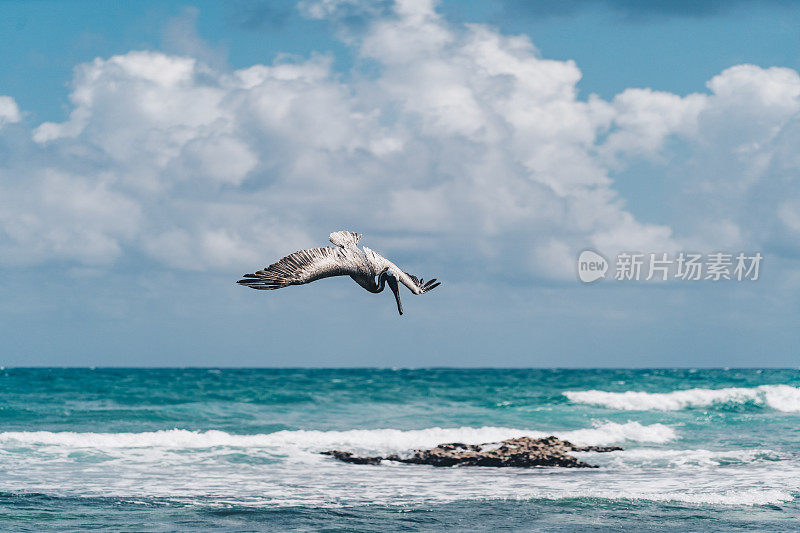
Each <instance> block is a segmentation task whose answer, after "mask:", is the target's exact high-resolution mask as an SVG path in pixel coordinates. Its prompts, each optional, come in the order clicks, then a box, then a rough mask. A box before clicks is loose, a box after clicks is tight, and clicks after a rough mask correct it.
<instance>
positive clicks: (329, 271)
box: [236, 247, 360, 290]
mask: <svg viewBox="0 0 800 533" xmlns="http://www.w3.org/2000/svg"><path fill="white" fill-rule="evenodd" d="M359 273H360V272H359V271H358V267H357V265H354V264H353V263H352V262H350V261H348V260H347V258H346V256H345V253H344V251H343V250H342V249H341V248H339V247H336V248H331V247H327V248H311V249H310V250H300V251H298V252H295V253H293V254H290V255H287V256H286V257H284V258H283V259H281V260H280V261H278V262H277V263H273V264H271V265H270V266H268V267H266V268H264V269H263V270H259V271H258V272H255V273H253V274H245V275H244V276H243V277H244V278H245V279H240V280H239V281H237V282H236V283H238V284H240V285H244V286H245V287H250V288H251V289H261V290H270V289H280V288H281V287H287V286H289V285H302V284H304V283H311V282H312V281H316V280H318V279H322V278H329V277H331V276H349V275H357V274H359Z"/></svg>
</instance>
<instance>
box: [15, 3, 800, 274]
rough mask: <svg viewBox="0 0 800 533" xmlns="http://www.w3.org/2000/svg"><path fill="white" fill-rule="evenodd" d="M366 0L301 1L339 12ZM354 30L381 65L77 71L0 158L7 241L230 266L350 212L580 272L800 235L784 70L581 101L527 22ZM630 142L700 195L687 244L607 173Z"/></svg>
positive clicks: (35, 248)
mask: <svg viewBox="0 0 800 533" xmlns="http://www.w3.org/2000/svg"><path fill="white" fill-rule="evenodd" d="M354 4H355V3H354V2H331V1H327V2H322V3H314V2H306V3H305V9H306V11H307V12H308V13H310V14H311V15H313V16H315V17H327V16H331V17H333V16H334V13H335V12H336V10H337V9H340V8H341V6H342V5H344V6H345V7H346V8H353V5H354ZM350 37H352V41H351V44H352V46H354V47H355V49H356V52H357V53H358V54H359V55H360V56H361V57H362V58H363V59H365V60H368V61H370V62H374V63H376V64H377V65H378V67H379V68H378V69H377V71H378V74H377V75H375V76H372V77H371V76H360V75H358V74H354V75H353V76H352V77H350V78H347V77H343V76H341V75H340V74H338V73H336V72H335V71H334V70H333V67H332V60H331V58H330V57H328V56H324V55H312V56H311V57H310V58H307V59H304V60H298V59H286V58H282V59H281V60H279V61H277V62H276V63H275V64H273V65H255V66H252V67H250V68H247V69H242V70H238V71H233V72H231V71H228V70H225V69H221V68H212V67H210V66H208V64H207V63H204V62H202V61H200V60H198V59H197V58H192V57H179V56H172V55H167V54H163V53H158V52H129V53H127V54H123V55H119V56H114V57H111V58H107V59H102V58H98V59H96V60H94V61H93V62H91V63H88V64H85V65H82V66H80V67H79V68H78V69H77V71H76V75H75V79H74V80H73V86H74V90H73V92H72V95H71V102H72V105H73V110H72V112H71V114H70V117H69V119H68V120H66V121H65V122H63V123H45V124H42V125H40V126H39V127H38V128H36V129H35V130H34V131H33V132H32V139H33V141H34V142H30V143H29V146H27V148H26V150H27V151H26V152H25V153H24V154H21V155H17V156H16V157H17V158H16V160H14V161H11V162H7V163H6V164H5V166H3V165H4V163H0V194H1V195H2V196H0V224H2V226H0V227H1V228H2V229H0V251H3V252H4V255H5V256H8V252H11V251H13V252H14V254H15V256H16V257H18V258H19V262H44V261H52V260H58V259H61V260H69V261H75V262H79V263H88V264H94V263H102V262H109V261H113V260H115V259H116V258H118V257H119V256H120V255H122V254H124V253H126V252H128V251H130V252H131V253H143V254H145V255H147V256H149V257H151V258H152V259H153V260H155V261H158V262H160V263H162V264H164V265H167V266H168V267H170V268H177V269H190V270H204V269H221V270H230V269H233V270H235V271H236V273H237V274H238V273H239V272H238V269H242V268H244V269H247V268H253V267H258V266H263V265H261V263H262V262H269V261H271V260H274V259H277V258H278V256H279V255H280V254H281V253H284V252H289V251H291V250H292V249H294V248H299V247H304V246H313V245H320V244H322V243H323V242H324V240H325V236H326V235H327V233H328V232H330V231H332V230H335V229H341V228H348V229H352V230H355V231H360V232H363V233H365V234H367V237H368V238H369V235H370V233H372V234H377V235H376V237H381V236H382V237H383V238H384V242H385V243H388V245H389V246H390V247H391V248H390V249H385V250H384V251H385V252H387V253H388V254H392V253H394V254H402V252H407V251H412V250H414V251H419V252H423V253H428V254H429V259H427V260H428V261H430V262H435V261H443V260H444V257H445V255H439V254H447V255H446V257H447V260H448V261H452V262H455V263H458V262H460V263H462V264H464V265H469V267H465V268H464V269H463V272H464V273H465V275H467V276H479V275H480V276H485V275H487V273H488V274H493V273H494V274H501V273H503V272H508V271H509V270H514V271H519V270H522V272H518V274H519V275H517V276H515V277H517V278H519V277H520V275H521V276H525V275H531V276H542V277H563V278H571V277H572V276H573V271H572V266H573V265H572V263H573V261H574V257H576V256H577V253H578V251H579V250H581V249H583V248H586V247H594V248H597V249H599V250H600V251H603V252H604V253H606V254H613V253H615V252H616V251H619V250H640V251H645V252H646V251H669V250H674V249H676V248H677V247H678V246H679V244H680V243H691V244H692V245H695V244H697V245H708V246H713V247H714V248H719V247H721V246H726V245H728V244H731V243H736V244H746V243H753V244H756V243H762V242H765V239H768V238H773V237H774V236H775V235H778V234H779V233H780V232H779V231H778V230H776V228H779V229H780V231H787V232H796V231H797V229H796V228H797V227H798V225H797V220H800V214H798V212H797V205H800V193H797V192H796V184H795V183H794V181H796V179H795V178H796V175H797V168H798V165H799V164H800V161H798V156H797V155H796V154H797V152H796V150H794V149H792V148H791V147H792V146H796V144H794V145H792V143H793V142H794V141H797V140H798V137H800V135H798V131H799V130H798V129H797V120H796V115H797V112H798V111H797V110H798V94H799V93H800V83H799V82H798V75H797V73H796V72H794V71H792V70H790V69H760V68H758V67H753V66H748V65H743V66H738V67H734V68H731V69H728V70H726V71H725V72H723V73H721V74H720V75H719V76H716V77H714V78H713V79H712V80H711V81H710V82H709V89H710V91H711V92H710V94H693V95H689V96H686V97H680V96H678V95H674V94H670V93H664V92H658V91H652V90H644V89H629V90H627V91H624V92H623V93H621V94H620V95H618V96H617V97H616V98H614V99H613V100H612V101H610V102H607V101H604V100H602V99H600V98H598V97H594V96H593V97H590V98H589V99H588V100H585V101H584V100H579V99H578V96H577V95H578V90H577V84H578V83H579V80H580V76H581V73H580V70H579V68H578V66H577V65H576V64H575V63H574V62H572V61H554V60H548V59H543V58H542V57H540V54H539V52H538V51H537V50H536V48H535V47H534V46H533V44H532V43H531V42H530V40H529V39H528V38H527V37H524V36H522V37H509V36H504V35H502V34H500V33H499V32H498V31H497V30H495V29H493V28H490V27H487V26H482V25H466V26H463V27H455V26H452V25H450V24H448V23H447V22H446V21H445V20H443V19H442V17H441V16H440V15H439V14H437V13H436V12H435V10H434V9H433V6H432V4H431V3H430V2H427V1H413V2H411V1H401V2H398V3H397V4H396V6H395V8H394V10H393V12H392V13H391V14H389V15H388V16H380V17H375V18H373V19H372V21H371V22H370V23H369V24H368V25H367V27H366V29H365V30H364V31H363V33H361V34H360V35H358V36H350ZM9 102H10V103H9ZM9 110H11V111H9ZM3 117H11V119H9V118H5V120H6V121H7V122H13V121H18V120H19V111H18V110H17V109H16V105H15V104H14V102H13V100H10V99H7V98H6V99H4V98H0V121H2V120H4V119H3ZM670 139H675V140H679V141H681V142H683V143H685V145H686V146H687V149H686V150H687V152H688V155H687V156H684V157H682V158H680V157H677V156H675V155H674V154H672V153H671V152H670V150H669V148H668V145H669V143H668V140H670ZM637 157H646V158H648V159H650V160H652V161H654V162H655V164H657V165H662V166H663V167H664V169H665V170H664V173H665V176H666V178H665V179H674V180H675V184H674V186H672V188H674V189H675V190H676V191H686V194H689V195H690V198H691V200H692V201H695V202H701V201H702V202H704V206H703V207H704V208H705V209H704V213H705V215H703V216H698V217H696V218H697V220H695V221H694V222H692V223H691V224H688V223H687V220H688V219H689V218H691V217H684V216H682V215H681V216H678V217H676V220H675V223H674V225H675V227H676V228H678V229H679V230H680V233H679V235H680V238H679V239H677V238H676V237H675V234H676V233H675V232H674V231H673V228H672V227H668V226H662V225H653V224H647V223H643V222H641V221H638V220H637V219H636V218H635V217H634V216H633V215H632V214H631V213H630V212H628V211H627V210H626V209H625V207H624V202H623V201H622V199H621V198H620V197H619V196H618V194H617V193H616V192H615V190H614V189H613V181H612V179H611V177H610V176H611V174H612V172H613V171H614V170H616V169H619V168H622V167H624V165H626V164H627V163H628V162H629V161H630V160H632V159H634V158H637ZM12 158H13V156H12ZM676 173H677V174H679V176H677V177H676V176H675V174H676ZM768 181H770V182H771V184H770V185H769V186H768V187H767V188H768V189H769V187H773V188H774V189H775V192H774V193H770V194H769V195H768V198H769V199H768V204H767V205H768V206H769V207H768V208H766V209H765V211H766V215H765V216H766V217H771V218H770V220H771V222H769V223H766V222H765V223H763V224H761V226H762V229H761V230H760V232H761V233H760V234H758V235H754V234H753V232H752V231H749V230H747V229H746V228H744V229H743V226H744V221H743V219H742V216H743V215H742V213H743V212H744V211H743V210H744V209H745V206H746V205H748V204H747V202H748V201H750V199H752V198H753V194H754V191H755V190H756V188H758V187H761V186H763V185H764V184H765V182H768ZM786 187H788V188H789V191H790V193H789V194H788V195H786V194H785V193H786ZM720 191H723V193H722V194H723V196H722V198H723V200H720V201H718V202H715V201H714V200H713V197H714V195H716V194H720ZM778 192H780V193H783V194H784V196H783V197H782V198H781V199H780V206H781V208H780V216H776V212H777V211H778V207H777V206H778V203H777V202H778V198H779V194H778ZM676 194H678V193H677V192H676ZM732 199H733V200H732ZM706 215H707V216H706ZM398 234H403V235H405V236H406V237H405V238H402V239H400V238H397V237H396V236H397V235H398ZM409 237H413V238H409ZM715 239H721V241H715ZM748 239H749V240H748ZM722 241H724V242H722ZM368 244H373V245H375V239H372V240H370V241H368ZM375 247H376V248H380V246H378V245H376V246H375ZM419 256H420V254H415V257H419ZM419 261H423V260H422V259H420V260H419ZM417 266H419V267H421V268H422V267H424V266H426V265H423V264H421V263H418V265H417ZM421 273H422V274H424V273H425V272H421Z"/></svg>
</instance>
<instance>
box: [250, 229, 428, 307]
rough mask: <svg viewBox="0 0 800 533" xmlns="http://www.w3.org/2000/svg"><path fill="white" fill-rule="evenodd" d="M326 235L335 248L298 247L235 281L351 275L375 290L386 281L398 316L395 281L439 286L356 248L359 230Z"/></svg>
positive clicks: (283, 283)
mask: <svg viewBox="0 0 800 533" xmlns="http://www.w3.org/2000/svg"><path fill="white" fill-rule="evenodd" d="M329 238H330V240H331V242H332V243H333V244H335V245H336V246H335V247H333V246H328V247H326V248H311V249H310V250H300V251H299V252H295V253H293V254H291V255H287V256H286V257H284V258H283V259H281V260H280V261H278V262H277V263H273V264H271V265H270V266H268V267H266V268H264V269H263V270H259V271H258V272H255V273H253V274H245V275H244V276H243V277H244V278H245V279H240V280H239V281H237V282H236V283H238V284H240V285H244V286H245V287H250V288H251V289H260V290H270V289H280V288H281V287H287V286H289V285H303V284H305V283H311V282H312V281H316V280H318V279H322V278H330V277H332V276H350V277H351V278H353V280H354V281H355V282H356V283H358V284H359V285H361V286H362V287H364V288H365V289H367V290H368V291H369V292H374V293H379V292H381V291H382V290H383V286H384V284H386V283H388V284H389V288H390V289H392V292H393V293H394V298H395V300H397V310H398V311H399V312H400V314H401V315H402V314H403V304H402V303H400V291H399V289H398V285H397V282H398V281H399V282H400V283H402V284H403V285H405V286H406V287H408V288H409V289H410V290H411V292H413V293H414V294H422V293H423V292H428V291H431V290H433V289H435V288H436V287H438V286H439V285H441V283H437V282H436V279H435V278H434V279H432V280H429V281H427V282H426V281H423V280H422V279H417V277H416V276H413V275H411V274H408V273H407V272H403V271H402V270H400V268H399V267H398V266H397V265H395V264H394V263H392V262H391V261H389V260H388V259H386V258H385V257H383V256H382V255H380V254H378V253H376V252H373V251H372V250H370V249H369V248H367V247H366V246H364V250H363V251H361V250H359V249H358V248H357V247H356V245H357V244H358V242H359V241H360V240H361V234H360V233H353V232H350V231H336V232H334V233H331V235H330V237H329ZM376 277H377V281H376Z"/></svg>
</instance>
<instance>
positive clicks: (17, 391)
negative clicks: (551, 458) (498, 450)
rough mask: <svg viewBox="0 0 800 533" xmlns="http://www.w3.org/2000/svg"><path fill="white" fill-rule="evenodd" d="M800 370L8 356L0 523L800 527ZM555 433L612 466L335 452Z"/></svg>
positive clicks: (1, 422)
mask: <svg viewBox="0 0 800 533" xmlns="http://www.w3.org/2000/svg"><path fill="white" fill-rule="evenodd" d="M799 423H800V371H797V370H774V369H772V370H768V369H765V370H751V369H749V370H736V369H730V370H722V369H720V370H514V369H508V370H491V369H476V370H456V369H420V370H402V369H399V370H391V369H316V370H310V369H280V370H277V369H237V370H233V369H4V370H2V371H0V529H2V530H4V531H13V530H27V531H43V530H48V529H56V530H62V529H68V530H85V529H91V528H99V529H103V530H122V531H143V530H144V531H153V530H155V531H162V530H163V531H174V530H215V529H216V530H222V531H263V530H291V529H299V530H311V531H318V530H329V531H337V530H365V531H377V530H380V531H397V530H401V531H402V530H408V531H415V530H451V531H481V530H503V529H507V530H550V531H595V530H603V529H606V530H609V531H616V530H626V529H627V530H635V531H646V530H680V531H715V530H719V531H737V530H753V531H762V530H770V531H779V530H786V531H794V530H798V529H800V424H799ZM550 434H554V435H557V436H559V437H562V438H566V439H568V440H571V441H573V442H575V443H577V444H619V445H621V446H623V447H624V451H621V452H613V453H608V454H591V453H587V454H581V455H582V458H583V459H584V460H586V461H588V462H591V463H594V464H597V465H599V466H600V468H599V469H592V470H589V469H586V470H584V469H574V470H572V469H557V468H540V469H491V468H434V467H427V466H419V465H405V464H392V463H384V464H382V465H380V466H371V465H352V464H345V463H340V462H337V461H335V460H333V459H331V458H330V457H327V456H322V455H319V453H318V452H320V451H323V450H327V449H332V448H338V449H345V450H353V451H357V452H360V453H371V454H386V453H389V452H397V453H404V452H408V451H409V450H411V449H413V448H416V447H427V446H434V445H436V444H439V443H442V442H453V441H460V442H475V443H480V442H491V441H496V440H502V439H505V438H510V437H514V436H520V435H530V436H545V435H550Z"/></svg>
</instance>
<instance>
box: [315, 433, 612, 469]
mask: <svg viewBox="0 0 800 533" xmlns="http://www.w3.org/2000/svg"><path fill="white" fill-rule="evenodd" d="M621 449H622V448H620V447H619V446H575V445H574V444H572V443H571V442H569V441H566V440H561V439H559V438H556V437H553V436H550V437H545V438H543V439H533V438H531V437H519V438H516V439H508V440H504V441H502V442H489V443H486V444H463V443H460V442H453V443H450V444H440V445H438V446H437V447H435V448H431V449H429V450H414V452H413V453H412V454H411V455H410V456H408V457H401V456H399V455H388V456H386V457H380V456H378V457H359V456H356V455H353V453H352V452H345V451H341V450H329V451H326V452H322V453H323V454H324V455H332V456H333V457H335V458H336V459H339V460H340V461H344V462H346V463H354V464H359V465H377V464H380V463H381V461H397V462H399V463H411V464H419V465H433V466H455V465H465V466H494V467H501V466H516V467H531V466H561V467H565V468H596V467H595V466H593V465H590V464H588V463H584V462H583V461H580V460H578V458H577V457H575V456H572V455H569V452H613V451H617V450H621Z"/></svg>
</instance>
